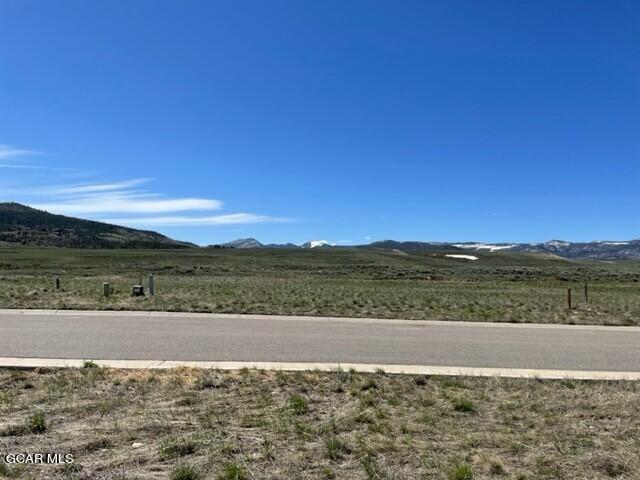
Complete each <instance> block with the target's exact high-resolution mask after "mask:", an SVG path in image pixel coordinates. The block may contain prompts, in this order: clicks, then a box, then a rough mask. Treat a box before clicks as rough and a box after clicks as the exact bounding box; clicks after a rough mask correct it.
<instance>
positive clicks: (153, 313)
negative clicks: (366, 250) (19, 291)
mask: <svg viewBox="0 0 640 480" xmlns="http://www.w3.org/2000/svg"><path fill="white" fill-rule="evenodd" d="M2 315H52V316H61V317H77V316H87V317H90V316H91V317H96V316H98V317H109V316H111V317H118V316H132V317H142V318H144V317H147V318H148V317H158V318H163V317H164V318H166V317H173V318H209V319H212V320H215V319H234V320H284V321H294V322H338V323H356V324H380V325H408V326H414V327H416V326H447V327H451V326H453V327H478V328H481V327H492V328H496V327H498V328H516V329H535V328H542V329H562V330H592V331H612V332H613V331H617V332H621V331H622V332H624V331H628V332H640V326H629V325H584V324H565V323H534V322H521V323H519V322H513V323H512V322H500V321H498V322H485V321H466V320H406V319H398V318H366V317H331V316H308V315H265V314H249V313H200V312H165V311H160V310H47V309H24V308H17V309H7V308H0V317H1V316H2Z"/></svg>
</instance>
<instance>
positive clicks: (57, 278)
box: [56, 277, 60, 290]
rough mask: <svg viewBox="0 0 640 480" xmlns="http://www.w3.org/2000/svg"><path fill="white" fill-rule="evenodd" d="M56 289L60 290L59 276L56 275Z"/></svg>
mask: <svg viewBox="0 0 640 480" xmlns="http://www.w3.org/2000/svg"><path fill="white" fill-rule="evenodd" d="M56 290H60V277H56Z"/></svg>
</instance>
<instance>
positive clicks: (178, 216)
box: [0, 144, 290, 227]
mask: <svg viewBox="0 0 640 480" xmlns="http://www.w3.org/2000/svg"><path fill="white" fill-rule="evenodd" d="M38 153H41V152H39V151H37V150H29V149H24V148H17V147H13V146H11V145H6V144H0V160H1V161H2V162H1V163H0V169H2V168H7V169H9V168H14V169H25V170H27V169H28V170H31V169H34V170H36V169H38V170H71V169H63V168H57V167H48V166H40V165H32V164H29V165H28V164H26V163H23V162H21V161H19V160H18V159H17V158H16V157H21V156H28V155H34V154H38ZM75 172H76V173H78V172H77V171H75ZM15 173H16V175H17V176H18V177H19V176H20V173H19V172H15ZM26 175H28V176H29V177H28V178H29V180H27V181H26V182H19V183H16V180H15V179H14V180H13V182H10V183H9V184H6V178H5V179H3V180H5V181H4V182H3V183H5V184H4V185H2V184H0V194H2V196H3V197H7V195H11V196H12V197H13V199H14V200H17V201H20V202H22V203H26V204H28V205H30V206H32V207H34V208H37V209H40V210H46V211H48V212H51V213H57V214H63V215H71V216H80V217H83V218H89V219H94V220H101V221H108V222H110V223H116V224H120V225H129V226H157V227H162V226H207V225H208V226H216V225H242V224H252V223H265V222H283V221H290V220H288V219H285V218H278V217H273V216H269V215H259V214H253V213H225V214H219V215H211V214H209V215H207V214H206V213H201V216H198V215H197V214H196V212H212V211H217V210H220V209H222V207H223V203H222V202H221V201H220V200H217V199H213V198H202V197H191V196H189V197H180V196H169V195H163V194H161V193H157V192H154V191H153V190H151V189H150V188H149V186H148V185H147V184H149V183H150V182H152V181H153V179H151V178H132V179H127V180H119V181H106V182H105V181H94V182H89V181H87V182H84V183H68V182H69V181H70V176H69V174H68V173H64V174H62V173H58V174H55V173H51V174H49V172H47V173H46V176H44V175H45V174H44V173H42V174H41V175H40V177H39V178H40V179H41V181H45V182H46V181H47V180H49V181H50V183H49V184H45V185H43V184H40V185H38V184H34V182H33V179H34V178H36V177H35V176H34V175H33V174H32V173H31V172H29V173H28V174H27V173H26V172H25V173H24V174H23V176H25V178H27V177H26ZM74 176H75V177H77V175H74ZM5 177H6V176H5ZM14 177H15V175H14ZM56 178H57V182H56V180H55V179H56ZM45 179H46V180H45ZM58 182H59V183H58ZM107 216H113V217H116V216H117V217H119V218H110V219H107V220H105V217H107Z"/></svg>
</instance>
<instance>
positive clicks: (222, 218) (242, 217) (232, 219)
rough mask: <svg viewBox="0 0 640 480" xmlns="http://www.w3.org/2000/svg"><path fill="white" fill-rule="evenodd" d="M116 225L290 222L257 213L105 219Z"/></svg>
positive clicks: (166, 225) (164, 225)
mask: <svg viewBox="0 0 640 480" xmlns="http://www.w3.org/2000/svg"><path fill="white" fill-rule="evenodd" d="M103 221H105V222H108V223H113V224H116V225H126V226H132V227H136V226H139V227H143V226H154V227H171V226H204V225H243V224H249V223H266V222H288V221H290V220H289V219H287V218H278V217H271V216H268V215H255V214H252V213H230V214H226V215H214V216H208V217H191V216H158V217H138V218H109V219H105V220H103Z"/></svg>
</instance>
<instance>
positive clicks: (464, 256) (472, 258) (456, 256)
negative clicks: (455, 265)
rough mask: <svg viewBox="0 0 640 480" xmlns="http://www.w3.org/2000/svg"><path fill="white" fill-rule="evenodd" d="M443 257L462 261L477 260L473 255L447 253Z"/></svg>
mask: <svg viewBox="0 0 640 480" xmlns="http://www.w3.org/2000/svg"><path fill="white" fill-rule="evenodd" d="M445 257H449V258H459V259H462V260H478V257H476V256H475V255H460V254H457V253H447V254H446V255H445Z"/></svg>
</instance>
